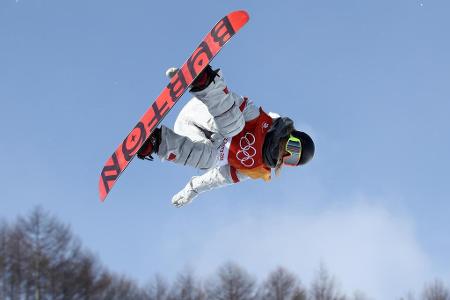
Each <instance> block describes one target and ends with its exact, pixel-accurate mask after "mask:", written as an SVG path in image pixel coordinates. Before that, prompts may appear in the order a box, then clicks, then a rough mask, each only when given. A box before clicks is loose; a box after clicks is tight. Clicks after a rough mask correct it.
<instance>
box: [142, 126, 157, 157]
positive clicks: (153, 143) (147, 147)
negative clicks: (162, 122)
mask: <svg viewBox="0 0 450 300" xmlns="http://www.w3.org/2000/svg"><path fill="white" fill-rule="evenodd" d="M160 143H161V128H156V129H155V130H154V131H153V132H152V134H151V135H150V137H149V138H148V139H147V140H146V141H145V143H144V144H143V145H142V147H141V149H139V151H138V152H137V154H136V156H137V157H138V158H140V159H142V160H150V161H153V159H154V158H153V156H152V153H158V150H159V144H160Z"/></svg>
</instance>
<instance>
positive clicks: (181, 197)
mask: <svg viewBox="0 0 450 300" xmlns="http://www.w3.org/2000/svg"><path fill="white" fill-rule="evenodd" d="M197 195H198V193H197V192H196V191H194V190H193V189H191V188H189V187H185V188H184V189H182V190H181V191H179V192H178V193H177V194H176V195H175V196H173V197H172V204H173V205H175V207H182V206H183V205H185V204H189V203H190V202H191V201H192V199H194V198H195V197H197Z"/></svg>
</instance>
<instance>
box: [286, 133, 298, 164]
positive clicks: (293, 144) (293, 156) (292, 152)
mask: <svg viewBox="0 0 450 300" xmlns="http://www.w3.org/2000/svg"><path fill="white" fill-rule="evenodd" d="M286 152H288V153H289V155H287V156H285V157H283V163H284V164H285V165H288V166H297V165H298V163H299V161H300V157H301V156H302V143H301V142H300V139H298V138H296V137H295V136H292V134H291V135H290V136H289V139H288V141H287V143H286Z"/></svg>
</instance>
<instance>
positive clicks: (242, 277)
mask: <svg viewBox="0 0 450 300" xmlns="http://www.w3.org/2000/svg"><path fill="white" fill-rule="evenodd" d="M255 286H256V284H255V280H254V279H253V278H252V277H251V276H250V275H249V274H248V273H247V272H246V271H245V270H243V269H242V268H241V267H239V266H238V265H236V264H234V263H226V264H224V265H223V266H222V267H220V268H219V270H218V272H217V276H216V278H213V279H212V280H210V281H209V282H208V287H207V289H206V291H207V299H215V300H250V299H255V297H256V288H255Z"/></svg>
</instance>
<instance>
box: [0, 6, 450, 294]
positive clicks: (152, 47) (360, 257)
mask: <svg viewBox="0 0 450 300" xmlns="http://www.w3.org/2000/svg"><path fill="white" fill-rule="evenodd" d="M236 9H246V10H247V11H248V12H249V13H250V17H251V19H250V22H249V23H248V24H247V26H246V27H245V28H244V29H243V30H242V31H241V32H239V33H238V35H236V37H235V38H233V40H232V41H231V42H230V43H229V44H228V45H226V47H225V48H224V49H223V51H222V52H221V53H220V54H219V55H218V57H217V58H216V59H215V61H214V64H213V65H214V66H218V67H221V68H222V69H223V71H224V74H225V77H226V79H227V81H228V84H229V87H230V89H233V90H234V91H236V92H237V93H240V94H243V95H247V96H249V97H251V98H252V99H253V100H254V101H255V102H256V103H257V104H260V105H261V106H262V107H263V108H264V109H265V110H267V111H274V112H277V113H279V114H281V115H288V116H290V117H291V118H293V119H294V120H295V121H296V125H297V127H299V128H302V129H304V130H306V131H308V132H310V133H311V135H312V136H313V137H314V139H315V140H316V148H317V153H316V157H315V160H314V161H313V162H312V163H311V164H310V165H308V166H306V167H305V168H302V169H285V170H283V173H282V176H281V177H278V178H275V179H274V180H273V181H272V182H271V183H269V184H266V183H264V182H262V181H261V182H259V181H251V182H245V183H243V184H241V185H236V186H232V187H228V188H224V189H221V190H217V191H213V192H210V193H208V194H203V195H201V196H200V197H199V198H198V199H196V201H195V202H194V203H193V204H192V205H190V206H188V207H185V208H182V209H175V208H173V207H172V206H171V204H170V199H171V197H172V195H173V194H175V193H176V192H177V191H178V190H179V189H181V188H182V187H183V186H184V185H185V183H186V182H187V180H188V179H189V177H190V176H193V175H196V174H197V173H198V172H197V171H196V170H194V169H190V168H182V167H179V166H175V165H172V164H170V163H167V162H165V163H161V162H159V161H155V162H153V163H143V162H141V161H138V160H136V161H133V163H132V164H131V166H130V167H129V168H128V169H127V171H126V173H125V174H124V175H123V176H122V177H121V179H120V180H119V182H118V184H117V185H116V186H115V188H114V189H113V191H112V193H111V194H110V196H109V197H108V199H107V201H106V202H105V203H103V204H102V203H100V202H99V200H98V191H97V183H98V178H99V174H100V170H101V168H102V166H103V164H104V162H105V161H106V159H107V158H108V156H109V155H110V154H111V153H112V152H113V151H114V149H115V148H116V146H117V145H118V144H119V143H120V142H121V141H122V139H123V138H124V137H125V136H126V134H127V133H128V132H129V131H130V130H131V128H132V127H133V126H134V125H135V123H136V122H137V121H138V119H139V118H140V116H141V115H142V113H143V112H144V111H145V110H146V109H147V107H148V106H149V105H150V104H151V103H152V101H153V99H154V98H155V97H156V96H157V95H158V94H159V92H160V91H161V89H162V87H163V86H164V85H165V84H166V83H167V79H166V78H165V77H164V72H165V70H166V68H167V67H169V66H177V65H180V64H182V63H183V62H184V61H185V59H186V58H187V57H188V56H189V54H190V52H191V51H192V50H193V49H194V48H195V47H196V45H197V44H198V42H199V41H200V40H201V38H203V36H204V34H205V33H206V31H207V30H209V29H210V27H211V26H213V25H214V24H215V23H216V22H217V20H218V19H220V18H221V17H222V16H223V15H225V14H226V13H228V12H230V11H232V10H236ZM449 11H450V3H449V2H448V1H444V0H433V1H432V0H423V1H417V0H398V1H389V0H379V1H356V0H354V1H350V0H344V1H331V0H324V1H303V0H302V1H282V2H280V1H265V2H262V1H226V2H225V1H221V2H217V1H216V2H211V1H178V2H176V1H175V2H164V1H157V2H155V1H144V0H137V1H106V0H98V1H88V0H77V1H74V0H68V1H57V0H2V1H1V2H0V103H1V110H0V137H1V138H2V142H1V144H0V145H1V147H0V163H1V165H2V167H3V168H2V170H3V171H2V172H1V174H0V182H1V183H0V185H1V189H0V217H2V218H5V219H7V220H13V219H14V218H15V217H16V216H17V215H23V214H26V213H27V212H29V211H30V210H31V209H32V208H33V207H34V206H35V205H42V206H43V207H44V208H46V209H47V210H49V211H50V212H52V213H54V214H55V215H57V216H58V217H59V218H61V219H62V220H63V221H64V222H67V223H70V224H71V226H72V229H73V230H74V232H75V233H76V234H78V235H79V236H80V237H81V239H82V240H83V242H84V244H85V246H86V247H87V248H90V249H92V250H93V252H95V253H96V254H98V255H99V257H100V258H101V259H102V261H103V262H104V263H105V264H106V265H108V266H109V267H110V268H111V269H112V270H115V271H118V272H124V273H126V274H128V275H130V276H131V277H134V278H136V279H138V280H139V281H141V282H145V281H146V280H147V279H149V278H150V277H151V276H152V275H153V274H154V273H156V272H159V273H161V274H163V275H165V276H167V277H169V278H170V277H171V276H173V275H174V274H176V272H178V271H180V270H182V269H183V268H184V267H186V266H191V267H192V268H193V269H194V270H195V271H196V272H197V273H198V274H199V275H205V276H206V275H208V274H209V273H210V272H213V271H214V269H215V267H216V266H217V265H219V264H221V263H223V262H225V261H227V260H234V261H236V262H237V263H239V264H241V265H242V266H244V267H246V268H247V269H248V270H249V271H250V272H254V273H257V274H265V273H266V272H267V271H268V270H270V269H273V268H274V267H275V266H277V265H278V264H282V265H284V266H286V267H288V268H290V269H291V270H292V271H294V272H296V273H297V274H298V275H299V276H300V277H301V279H302V280H303V282H304V284H306V285H307V284H309V282H310V280H311V278H312V277H313V275H314V272H315V271H316V269H317V268H318V265H319V263H320V262H321V261H322V262H324V263H325V264H327V265H328V267H329V269H330V271H331V272H332V273H334V274H335V275H336V276H337V277H338V278H339V279H340V283H341V286H342V289H343V290H344V291H352V290H354V289H356V288H359V289H361V290H363V291H365V292H366V293H367V294H368V295H369V296H372V297H375V298H378V299H381V298H387V297H389V298H394V297H398V296H400V295H402V294H403V293H405V292H406V291H407V290H408V289H413V290H414V289H418V288H420V287H421V286H422V284H423V283H424V282H425V281H426V280H432V279H433V278H434V277H440V278H442V279H444V280H446V282H450V271H449V270H450V259H449V255H448V253H450V235H449V234H448V229H449V227H450V220H449V218H448V212H449V211H450V201H449V200H450V197H449V192H448V181H449V170H450V162H449V159H448V155H449V153H450V141H449V136H450V121H449V118H448V114H449V112H450V84H449V82H450V58H449V55H448V53H450V42H449V39H448V30H449V28H450V19H449V18H448V12H449ZM188 99H189V96H188V95H185V96H184V98H183V100H181V101H180V102H179V103H178V104H177V106H176V107H175V108H174V109H173V110H172V111H171V113H170V115H169V116H168V117H167V118H166V119H165V121H164V124H166V125H168V126H171V125H172V124H173V122H174V120H175V117H176V115H177V112H178V111H179V110H180V109H181V107H182V104H183V103H185V102H186V101H187V100H188Z"/></svg>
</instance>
